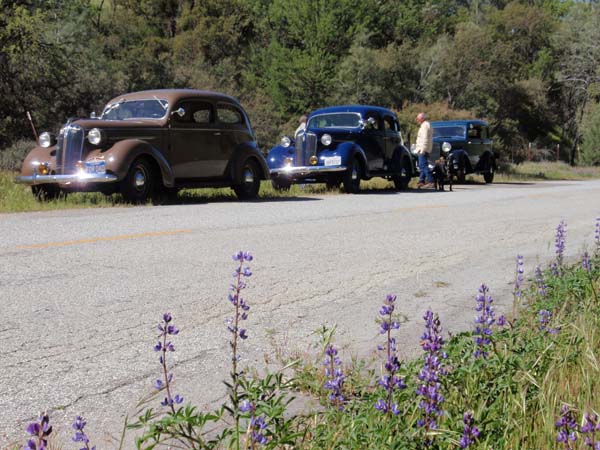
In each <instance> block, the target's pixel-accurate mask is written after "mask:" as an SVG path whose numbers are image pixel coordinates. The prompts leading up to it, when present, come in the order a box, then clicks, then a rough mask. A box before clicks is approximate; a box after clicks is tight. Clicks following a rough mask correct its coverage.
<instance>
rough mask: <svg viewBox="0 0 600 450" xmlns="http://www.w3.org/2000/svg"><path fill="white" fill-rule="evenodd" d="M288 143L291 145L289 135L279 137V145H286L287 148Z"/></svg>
mask: <svg viewBox="0 0 600 450" xmlns="http://www.w3.org/2000/svg"><path fill="white" fill-rule="evenodd" d="M290 145H292V140H291V139H290V138H289V137H287V136H284V137H282V138H281V146H282V147H286V148H287V147H289V146H290Z"/></svg>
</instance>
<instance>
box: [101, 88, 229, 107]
mask: <svg viewBox="0 0 600 450" xmlns="http://www.w3.org/2000/svg"><path fill="white" fill-rule="evenodd" d="M154 97H157V98H159V99H160V100H167V101H168V102H169V104H170V105H173V104H175V103H177V102H178V101H179V100H181V99H184V98H194V97H198V98H206V99H211V100H217V101H218V100H220V101H226V102H230V103H235V104H236V105H238V106H239V102H238V101H237V100H236V99H235V98H233V97H231V96H229V95H227V94H222V93H220V92H213V91H202V90H197V89H153V90H149V91H139V92H130V93H129V94H123V95H119V96H118V97H115V98H113V99H111V100H110V101H109V102H108V104H111V103H115V102H119V101H123V100H148V99H153V98H154Z"/></svg>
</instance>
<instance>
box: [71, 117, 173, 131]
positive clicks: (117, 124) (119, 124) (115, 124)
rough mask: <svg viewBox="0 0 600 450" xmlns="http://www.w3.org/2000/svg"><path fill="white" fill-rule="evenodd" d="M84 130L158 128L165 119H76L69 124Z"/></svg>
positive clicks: (163, 123) (162, 124)
mask: <svg viewBox="0 0 600 450" xmlns="http://www.w3.org/2000/svg"><path fill="white" fill-rule="evenodd" d="M71 124H76V125H79V126H81V127H83V128H84V129H86V130H90V129H92V128H101V129H109V128H110V129H115V128H148V127H150V128H160V127H163V126H164V125H165V119H132V120H102V119H77V120H74V121H73V122H71Z"/></svg>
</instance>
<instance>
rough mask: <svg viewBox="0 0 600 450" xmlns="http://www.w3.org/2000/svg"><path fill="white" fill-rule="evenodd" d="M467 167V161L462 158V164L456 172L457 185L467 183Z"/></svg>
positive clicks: (459, 164) (460, 163)
mask: <svg viewBox="0 0 600 450" xmlns="http://www.w3.org/2000/svg"><path fill="white" fill-rule="evenodd" d="M466 167H467V165H466V164H465V159H464V158H461V159H460V162H459V163H458V171H457V172H456V182H457V183H460V184H464V183H465V181H467V174H466Z"/></svg>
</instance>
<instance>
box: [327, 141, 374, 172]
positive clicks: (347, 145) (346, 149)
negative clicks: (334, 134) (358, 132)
mask: <svg viewBox="0 0 600 450" xmlns="http://www.w3.org/2000/svg"><path fill="white" fill-rule="evenodd" d="M332 150H333V149H332ZM335 151H336V152H337V154H338V155H340V156H341V157H342V165H344V166H348V165H349V164H350V161H351V160H352V158H354V157H357V158H359V159H360V161H361V163H362V166H363V169H364V170H365V176H368V171H369V165H368V164H367V156H366V154H365V151H364V150H363V149H362V148H361V147H360V146H359V145H356V144H355V143H354V142H343V143H341V144H340V145H338V146H337V147H336V148H335Z"/></svg>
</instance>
